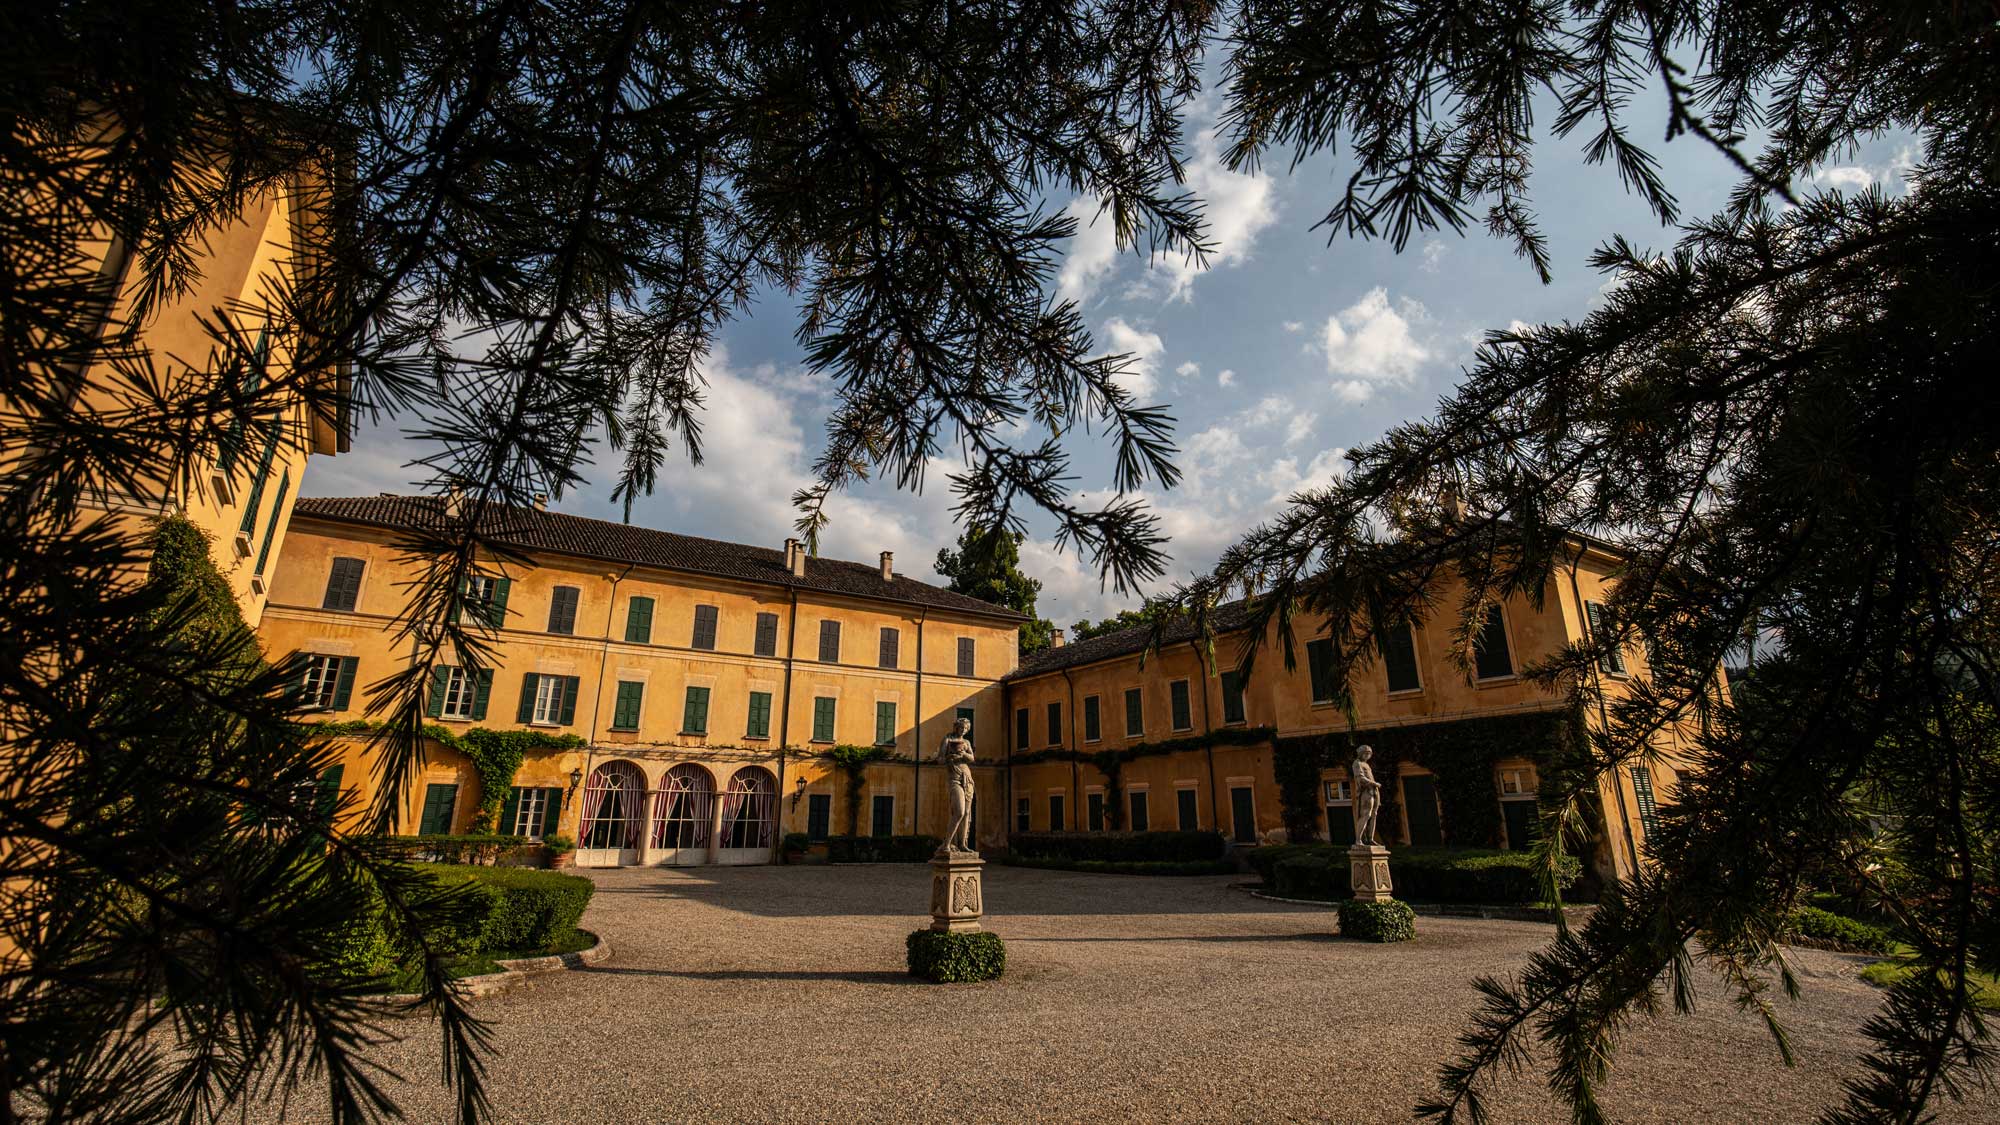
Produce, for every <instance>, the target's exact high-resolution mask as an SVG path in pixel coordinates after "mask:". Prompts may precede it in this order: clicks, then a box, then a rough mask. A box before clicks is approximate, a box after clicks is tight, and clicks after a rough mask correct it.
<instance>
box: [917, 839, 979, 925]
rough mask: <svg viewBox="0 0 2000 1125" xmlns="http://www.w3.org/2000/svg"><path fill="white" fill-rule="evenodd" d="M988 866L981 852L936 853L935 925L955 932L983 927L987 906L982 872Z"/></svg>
mask: <svg viewBox="0 0 2000 1125" xmlns="http://www.w3.org/2000/svg"><path fill="white" fill-rule="evenodd" d="M985 866H986V861H985V860H983V859H980V858H979V853H978V852H956V851H954V852H947V851H940V852H938V854H937V855H936V856H934V857H932V859H931V929H933V930H939V931H943V932H947V933H952V932H958V931H962V930H976V929H978V928H979V918H980V916H981V915H982V914H984V913H985V910H986V893H985V891H984V889H983V888H982V887H981V886H980V882H979V872H980V870H981V869H982V868H984V867H985Z"/></svg>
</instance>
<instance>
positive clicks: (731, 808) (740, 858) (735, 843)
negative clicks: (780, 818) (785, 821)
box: [716, 766, 778, 863]
mask: <svg viewBox="0 0 2000 1125" xmlns="http://www.w3.org/2000/svg"><path fill="white" fill-rule="evenodd" d="M777 814H778V782H777V779H776V778H774V777H772V776H771V771H770V770H767V769H763V768H762V767H759V766H748V767H745V768H743V769H740V770H737V771H736V776H735V777H733V778H731V779H730V780H729V795H728V796H727V797H724V798H723V801H722V839H721V840H720V841H718V843H719V844H720V845H721V846H720V847H719V848H718V849H717V851H716V862H718V863H769V862H770V861H771V846H772V845H773V844H775V843H776V842H777V841H776V839H775V836H776V832H777Z"/></svg>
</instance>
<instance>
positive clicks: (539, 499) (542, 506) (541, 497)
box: [535, 492, 549, 512]
mask: <svg viewBox="0 0 2000 1125" xmlns="http://www.w3.org/2000/svg"><path fill="white" fill-rule="evenodd" d="M535 510H536V511H538V512H546V511H548V510H549V494H548V493H546V492H537V493H535Z"/></svg>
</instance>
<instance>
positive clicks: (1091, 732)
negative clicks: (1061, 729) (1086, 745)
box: [1083, 695, 1104, 742]
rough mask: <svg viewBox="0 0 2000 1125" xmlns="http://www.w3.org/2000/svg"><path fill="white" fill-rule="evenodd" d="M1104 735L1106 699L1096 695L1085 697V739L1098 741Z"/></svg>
mask: <svg viewBox="0 0 2000 1125" xmlns="http://www.w3.org/2000/svg"><path fill="white" fill-rule="evenodd" d="M1103 737H1104V701H1103V700H1101V699H1099V698H1098V697H1096V696H1094V695H1086V696H1084V697H1083V740H1084V741H1085V742H1096V741H1098V740H1099V739H1101V738H1103Z"/></svg>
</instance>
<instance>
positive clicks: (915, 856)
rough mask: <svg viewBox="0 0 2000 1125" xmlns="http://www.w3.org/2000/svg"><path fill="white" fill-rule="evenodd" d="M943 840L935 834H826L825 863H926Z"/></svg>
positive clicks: (935, 852)
mask: <svg viewBox="0 0 2000 1125" xmlns="http://www.w3.org/2000/svg"><path fill="white" fill-rule="evenodd" d="M942 843H944V841H942V840H940V839H938V838H937V837H936V836H829V837H827V840H826V859H827V862H828V863H929V862H930V859H931V857H932V856H934V855H936V854H937V850H938V846H939V845H940V844H942Z"/></svg>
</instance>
